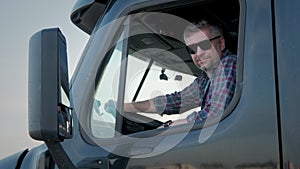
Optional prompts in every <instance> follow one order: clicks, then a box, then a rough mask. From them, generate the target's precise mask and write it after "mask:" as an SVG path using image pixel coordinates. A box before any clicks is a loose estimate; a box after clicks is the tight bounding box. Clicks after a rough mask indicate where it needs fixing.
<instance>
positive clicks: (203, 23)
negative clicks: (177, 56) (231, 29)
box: [183, 19, 223, 41]
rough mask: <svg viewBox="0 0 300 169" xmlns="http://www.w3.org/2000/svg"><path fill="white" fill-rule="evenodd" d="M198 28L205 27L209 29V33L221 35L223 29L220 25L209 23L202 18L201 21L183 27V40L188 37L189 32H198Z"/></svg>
mask: <svg viewBox="0 0 300 169" xmlns="http://www.w3.org/2000/svg"><path fill="white" fill-rule="evenodd" d="M199 29H200V30H203V29H207V30H209V32H210V34H211V35H213V36H219V35H223V30H222V28H221V27H219V26H217V25H213V24H210V23H208V21H207V20H205V19H202V20H201V21H198V22H193V23H190V24H189V25H188V26H187V27H186V28H185V30H184V33H183V38H184V41H186V38H187V37H189V36H190V35H191V34H193V33H195V32H198V31H199Z"/></svg>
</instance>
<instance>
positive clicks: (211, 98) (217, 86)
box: [154, 50, 237, 122]
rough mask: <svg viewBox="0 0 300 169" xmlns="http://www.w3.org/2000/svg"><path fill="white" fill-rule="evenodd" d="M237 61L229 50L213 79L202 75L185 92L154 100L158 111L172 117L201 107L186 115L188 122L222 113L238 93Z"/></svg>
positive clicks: (225, 53) (204, 74)
mask: <svg viewBox="0 0 300 169" xmlns="http://www.w3.org/2000/svg"><path fill="white" fill-rule="evenodd" d="M236 59H237V58H236V55H232V54H230V52H229V51H228V50H226V51H225V52H224V55H223V56H222V57H221V62H220V65H219V66H218V68H217V69H216V70H215V72H214V73H213V74H212V76H211V77H210V78H209V77H208V76H207V75H206V73H204V72H203V73H202V74H201V75H200V76H199V77H197V78H196V79H195V80H194V82H193V83H191V84H190V85H189V86H188V87H186V88H185V89H183V90H182V91H180V92H174V93H172V94H167V95H165V96H158V97H156V98H154V104H155V107H156V110H157V111H158V112H160V113H161V115H163V114H168V115H170V114H178V113H182V112H185V111H187V110H190V109H193V108H196V107H200V106H201V110H200V111H198V112H196V111H195V112H193V113H191V114H190V115H188V116H187V121H188V122H194V121H197V120H205V119H207V118H212V117H215V116H216V115H218V114H221V113H223V111H224V109H225V108H226V105H228V104H229V103H230V101H231V99H232V97H233V94H234V90H235V83H236Z"/></svg>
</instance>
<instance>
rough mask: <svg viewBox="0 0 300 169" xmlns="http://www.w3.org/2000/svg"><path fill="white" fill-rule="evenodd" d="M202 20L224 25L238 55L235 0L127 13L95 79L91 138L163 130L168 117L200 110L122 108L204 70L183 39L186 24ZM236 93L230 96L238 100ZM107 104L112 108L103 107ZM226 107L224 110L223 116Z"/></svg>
mask: <svg viewBox="0 0 300 169" xmlns="http://www.w3.org/2000/svg"><path fill="white" fill-rule="evenodd" d="M201 19H206V20H208V21H209V22H211V21H212V22H214V24H216V23H217V24H218V26H220V27H222V29H223V36H224V39H225V41H226V49H228V50H229V51H230V52H231V53H233V54H238V51H237V49H238V48H237V46H238V35H239V32H238V29H239V21H240V7H239V1H238V0H230V1H226V2H223V1H200V2H193V3H192V2H190V3H184V4H176V5H174V6H168V8H166V7H164V6H152V7H147V8H146V9H144V10H143V9H142V10H141V9H140V10H139V11H133V12H131V13H130V14H128V16H127V17H126V19H124V21H123V23H122V26H121V27H122V30H121V33H120V34H119V35H116V36H115V37H114V38H115V39H116V40H115V44H112V46H113V47H111V50H109V52H107V54H106V56H105V59H104V61H102V64H101V68H99V72H101V73H99V74H98V75H97V78H96V82H95V86H96V87H95V94H94V102H93V108H92V109H91V116H90V125H91V130H92V134H93V135H94V136H95V137H98V138H110V137H114V136H116V135H118V134H121V135H124V134H125V135H126V134H132V133H137V132H143V131H146V130H154V129H157V128H162V126H163V125H164V123H165V122H168V121H169V120H171V121H175V120H179V119H184V118H187V116H188V115H190V114H191V113H192V112H195V111H200V110H201V106H198V107H195V108H193V109H189V110H185V111H182V112H180V114H175V115H163V116H162V115H159V114H153V113H147V112H134V113H128V112H125V111H124V110H123V105H124V104H125V103H128V102H137V101H143V100H146V99H150V98H153V97H156V96H160V95H166V94H170V93H173V92H175V91H181V90H183V89H184V88H186V87H187V86H188V85H190V84H191V83H192V82H193V81H194V80H195V79H196V78H197V77H198V76H200V75H201V73H203V71H202V70H200V69H199V68H198V67H197V66H196V65H195V64H194V62H193V60H192V57H191V55H190V54H189V53H188V51H187V46H186V44H185V41H184V38H183V34H184V30H185V28H186V26H187V25H188V24H190V23H192V22H194V21H197V20H201ZM234 92H235V93H236V91H234ZM235 97H237V96H234V98H233V99H232V100H238V99H236V98H235ZM232 102H233V101H232ZM108 103H109V104H110V105H114V106H111V107H109V108H108V109H107V107H106V105H107V104H108ZM230 104H231V105H232V104H234V103H230ZM230 107H231V109H232V107H234V106H230ZM230 111H231V110H229V109H228V108H227V110H225V112H227V114H229V113H230ZM228 112H229V113H228ZM225 116H226V115H224V116H222V118H223V117H225ZM220 120H221V119H220Z"/></svg>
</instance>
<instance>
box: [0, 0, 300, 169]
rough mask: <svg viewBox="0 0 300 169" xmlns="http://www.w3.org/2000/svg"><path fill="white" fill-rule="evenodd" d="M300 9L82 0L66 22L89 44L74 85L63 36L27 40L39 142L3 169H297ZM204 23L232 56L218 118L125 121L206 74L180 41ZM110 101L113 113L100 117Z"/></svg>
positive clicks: (253, 3)
mask: <svg viewBox="0 0 300 169" xmlns="http://www.w3.org/2000/svg"><path fill="white" fill-rule="evenodd" d="M299 5H300V1H296V0H290V1H283V0H227V1H224V0H180V1H179V0H126V1H123V0H89V1H84V0H78V2H77V3H76V4H75V6H74V10H73V11H72V13H71V17H70V19H71V20H72V22H73V23H74V24H75V25H76V26H77V27H78V28H79V29H81V30H82V31H84V32H85V33H87V34H89V35H90V39H89V41H88V43H87V45H86V47H85V49H84V51H83V53H82V56H81V59H80V61H79V63H78V65H77V67H76V70H75V72H74V74H73V76H72V78H71V80H70V81H69V80H68V79H69V78H68V68H67V59H66V58H67V53H66V45H67V44H66V39H65V37H64V35H63V34H62V33H61V32H60V30H59V29H58V28H54V29H53V28H52V29H46V30H42V31H40V32H37V33H36V34H35V35H33V37H32V38H31V44H30V53H29V55H30V56H29V57H30V60H29V61H30V63H29V64H30V67H29V69H30V70H29V76H30V77H29V134H30V136H31V137H32V138H33V139H36V140H42V141H44V142H45V144H43V145H41V146H39V147H36V148H33V149H32V150H26V151H22V152H20V153H17V154H15V155H12V156H11V157H8V158H6V159H3V160H1V161H0V168H2V167H1V166H3V167H11V165H14V166H13V167H15V168H26V169H27V168H51V169H52V168H101V169H102V168H103V169H121V168H124V169H125V168H126V169H162V168H163V169H173V168H178V169H180V168H185V169H198V168H199V169H200V168H201V169H202V168H203V169H210V168H238V169H242V168H243V169H244V168H286V169H289V168H300V143H299V140H300V132H299V131H300V125H299V124H300V114H299V110H298V106H297V102H298V101H299V100H300V90H299V84H300V78H299V76H298V73H299V72H300V70H299V66H298V65H297V63H299V62H300V57H298V54H299V53H300V51H299V50H300V48H299V42H298V39H299V38H300V37H299V36H300V35H299V33H297V30H299V28H300V22H299V21H300V17H299V16H300V15H299V12H298V11H299V10H298V9H297V7H298V6H299ZM202 18H206V19H208V20H210V21H212V22H214V23H216V24H218V25H219V26H220V27H222V29H223V36H224V39H225V42H226V48H227V49H228V50H230V51H231V53H233V54H235V55H237V65H236V87H235V90H234V95H233V98H232V100H231V102H230V103H229V105H228V106H226V108H225V110H224V111H223V112H222V113H221V114H220V115H218V116H217V117H215V118H213V119H211V120H208V121H204V122H203V121H200V122H198V121H195V122H193V123H186V124H180V125H176V126H172V125H171V126H168V125H165V124H168V122H169V121H170V120H171V121H176V120H180V119H184V118H186V117H187V116H188V115H189V114H190V113H192V112H193V111H195V109H192V110H184V111H182V112H180V114H175V115H163V116H161V115H158V114H151V113H147V112H134V113H128V112H125V111H124V110H123V106H124V104H125V103H127V102H136V101H142V100H145V99H149V98H153V97H156V96H160V95H166V94H169V93H172V92H174V91H181V90H183V89H184V88H185V87H186V86H188V85H189V84H190V83H192V82H193V81H194V80H195V79H196V78H197V77H198V76H199V75H200V74H201V73H203V72H202V71H201V70H200V69H199V68H198V67H197V66H195V64H194V63H193V60H192V58H191V56H190V55H189V54H188V53H187V50H186V44H185V41H184V39H183V32H184V30H185V28H186V26H187V25H189V24H191V23H193V22H194V21H195V20H199V19H202ZM53 51H54V52H53ZM53 58H54V59H53ZM110 101H113V102H114V104H115V107H114V110H113V111H108V110H107V109H106V108H105V105H107V103H108V102H110ZM197 109H199V108H196V110H197Z"/></svg>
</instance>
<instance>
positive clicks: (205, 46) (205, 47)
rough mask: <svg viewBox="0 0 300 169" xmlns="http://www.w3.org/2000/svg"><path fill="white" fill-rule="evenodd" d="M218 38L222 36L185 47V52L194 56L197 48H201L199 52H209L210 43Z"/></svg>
mask: <svg viewBox="0 0 300 169" xmlns="http://www.w3.org/2000/svg"><path fill="white" fill-rule="evenodd" d="M220 37H222V35H219V36H216V37H214V38H211V39H207V40H204V41H201V42H199V43H195V44H192V45H189V46H186V50H187V51H188V53H189V54H196V52H197V48H198V46H199V47H200V48H201V50H209V49H210V48H211V41H213V40H215V39H218V38H220Z"/></svg>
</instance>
